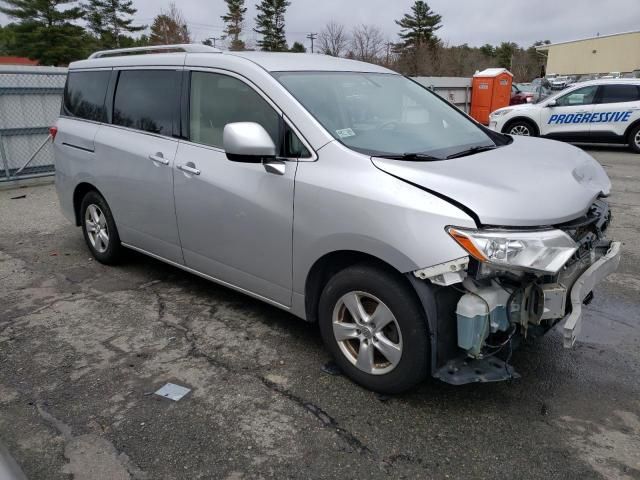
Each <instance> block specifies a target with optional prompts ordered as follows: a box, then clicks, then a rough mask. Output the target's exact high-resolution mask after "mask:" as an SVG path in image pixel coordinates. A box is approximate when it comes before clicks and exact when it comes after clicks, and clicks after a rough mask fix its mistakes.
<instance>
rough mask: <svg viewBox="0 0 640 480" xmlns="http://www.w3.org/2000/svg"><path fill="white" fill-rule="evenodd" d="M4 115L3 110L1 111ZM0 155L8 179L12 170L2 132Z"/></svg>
mask: <svg viewBox="0 0 640 480" xmlns="http://www.w3.org/2000/svg"><path fill="white" fill-rule="evenodd" d="M0 115H2V112H0ZM0 157H2V166H3V167H4V176H5V177H6V179H7V180H9V178H11V172H10V171H9V161H8V160H7V154H6V152H5V151H4V137H3V136H2V134H0Z"/></svg>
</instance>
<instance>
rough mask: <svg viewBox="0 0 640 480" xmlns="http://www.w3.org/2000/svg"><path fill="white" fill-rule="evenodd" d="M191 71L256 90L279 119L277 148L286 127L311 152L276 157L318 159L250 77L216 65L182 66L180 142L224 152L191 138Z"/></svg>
mask: <svg viewBox="0 0 640 480" xmlns="http://www.w3.org/2000/svg"><path fill="white" fill-rule="evenodd" d="M193 72H202V73H214V74H218V75H226V76H228V77H232V78H235V79H237V80H239V81H241V82H243V83H244V84H246V85H247V86H248V87H249V88H251V89H252V90H253V91H254V92H256V93H257V94H258V95H259V96H260V97H262V99H263V100H265V101H266V102H267V104H268V105H269V106H270V107H271V108H273V109H274V110H275V112H276V113H277V114H278V119H279V129H278V145H277V146H276V147H277V148H278V150H281V148H282V146H283V144H284V131H285V129H286V128H287V127H288V128H290V129H291V130H292V131H293V133H295V134H296V136H297V137H298V139H300V141H301V142H302V143H303V144H304V146H305V148H306V149H307V150H308V151H309V153H310V154H311V156H310V157H303V158H297V157H281V156H279V155H278V159H280V160H286V161H300V162H315V161H316V160H318V154H317V153H316V151H315V149H314V148H313V147H312V146H311V144H310V143H309V142H308V141H307V139H306V138H305V137H304V136H303V135H302V134H301V132H300V130H299V129H298V128H296V126H295V125H294V123H293V122H292V121H291V119H289V118H288V117H287V115H286V114H285V113H284V112H283V110H282V109H281V108H280V107H279V106H278V104H277V103H276V102H275V101H273V100H272V99H271V97H269V95H267V93H266V92H265V91H264V90H262V89H261V88H260V87H258V86H257V85H256V84H255V83H253V82H252V81H251V80H250V79H248V78H247V77H245V76H244V75H242V74H240V73H238V72H235V71H233V70H227V69H224V68H216V67H204V66H203V67H201V66H197V65H187V66H185V67H184V74H183V77H182V79H183V87H182V96H181V112H180V115H179V116H180V130H179V132H180V133H179V136H180V137H179V138H180V139H181V141H182V142H185V143H189V144H191V145H194V146H198V147H202V148H207V149H210V150H215V151H217V152H221V153H225V151H224V149H223V148H222V147H216V146H214V145H205V144H203V143H197V142H194V141H192V140H191V137H190V132H189V125H190V121H191V111H190V109H191V74H192V73H193Z"/></svg>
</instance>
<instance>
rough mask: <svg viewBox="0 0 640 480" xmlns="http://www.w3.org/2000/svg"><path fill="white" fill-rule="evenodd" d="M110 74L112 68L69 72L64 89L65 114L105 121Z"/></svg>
mask: <svg viewBox="0 0 640 480" xmlns="http://www.w3.org/2000/svg"><path fill="white" fill-rule="evenodd" d="M110 75H111V71H110V70H101V71H94V72H74V71H71V72H69V74H68V75H67V84H66V86H65V90H64V101H63V114H65V115H67V116H70V117H76V118H81V119H84V120H93V121H96V122H103V121H104V120H105V114H106V109H105V97H106V94H107V85H108V84H109V77H110Z"/></svg>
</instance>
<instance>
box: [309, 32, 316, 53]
mask: <svg viewBox="0 0 640 480" xmlns="http://www.w3.org/2000/svg"><path fill="white" fill-rule="evenodd" d="M307 38H308V39H309V40H311V53H313V41H314V40H315V39H316V38H318V34H317V33H310V34H309V35H307Z"/></svg>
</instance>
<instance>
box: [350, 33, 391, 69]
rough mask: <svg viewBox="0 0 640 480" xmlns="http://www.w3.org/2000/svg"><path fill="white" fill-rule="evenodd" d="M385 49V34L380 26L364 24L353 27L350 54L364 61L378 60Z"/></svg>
mask: <svg viewBox="0 0 640 480" xmlns="http://www.w3.org/2000/svg"><path fill="white" fill-rule="evenodd" d="M384 51H385V41H384V36H383V34H382V31H381V30H380V29H379V28H378V27H376V26H375V25H364V24H363V25H360V26H358V27H355V28H354V29H353V33H352V35H351V52H350V53H351V55H350V56H352V57H353V58H355V59H356V60H362V61H363V62H376V61H379V59H380V57H381V55H382V53H383V52H384Z"/></svg>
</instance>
